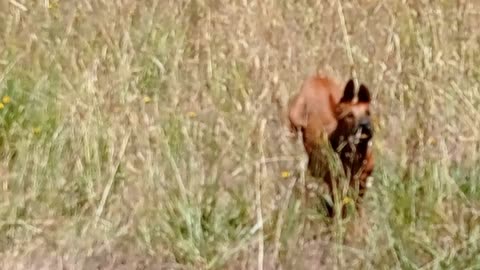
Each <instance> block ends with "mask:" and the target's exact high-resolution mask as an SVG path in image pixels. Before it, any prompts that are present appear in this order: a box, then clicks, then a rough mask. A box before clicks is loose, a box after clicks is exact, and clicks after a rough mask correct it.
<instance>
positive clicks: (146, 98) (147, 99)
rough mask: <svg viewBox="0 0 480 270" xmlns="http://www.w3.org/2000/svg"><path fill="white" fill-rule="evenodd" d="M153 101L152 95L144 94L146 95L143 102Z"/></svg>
mask: <svg viewBox="0 0 480 270" xmlns="http://www.w3.org/2000/svg"><path fill="white" fill-rule="evenodd" d="M151 101H152V98H151V97H149V96H144V97H143V102H145V103H150V102H151Z"/></svg>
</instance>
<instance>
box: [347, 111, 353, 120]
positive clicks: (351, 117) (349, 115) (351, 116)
mask: <svg viewBox="0 0 480 270" xmlns="http://www.w3.org/2000/svg"><path fill="white" fill-rule="evenodd" d="M354 118H355V115H353V113H352V112H349V113H347V115H345V119H346V120H349V121H350V120H353V119H354Z"/></svg>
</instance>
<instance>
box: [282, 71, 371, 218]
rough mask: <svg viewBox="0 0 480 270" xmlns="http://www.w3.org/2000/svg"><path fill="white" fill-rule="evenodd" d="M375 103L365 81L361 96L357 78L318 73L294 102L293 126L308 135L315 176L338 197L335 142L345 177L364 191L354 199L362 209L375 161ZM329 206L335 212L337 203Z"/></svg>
mask: <svg viewBox="0 0 480 270" xmlns="http://www.w3.org/2000/svg"><path fill="white" fill-rule="evenodd" d="M370 103H371V95H370V91H369V89H368V88H367V87H366V86H365V85H364V84H361V85H360V87H359V89H358V93H357V95H356V97H355V83H354V81H353V79H349V80H348V81H347V82H346V83H345V84H342V83H340V82H338V81H337V80H336V79H334V78H332V77H329V76H322V75H318V74H317V75H313V76H310V77H308V78H307V79H306V80H305V81H304V82H303V84H302V86H301V88H300V91H299V93H297V94H296V95H295V96H294V97H293V98H292V99H291V102H290V104H289V106H288V118H289V122H290V131H291V132H293V133H294V134H297V133H298V132H301V134H302V139H303V145H304V148H305V151H306V153H307V156H308V166H307V169H308V171H309V172H310V174H311V175H312V176H313V177H315V178H323V179H324V181H325V182H326V184H327V186H328V188H329V189H328V190H329V193H330V195H331V196H332V197H331V198H332V200H333V198H334V197H333V196H334V194H333V192H334V190H335V189H334V188H335V187H337V186H339V180H340V177H339V176H338V175H337V174H335V173H334V172H333V170H332V166H331V164H329V163H330V162H331V159H330V158H329V156H328V151H327V148H328V147H331V148H330V149H332V150H333V153H334V155H335V154H336V155H337V157H338V158H339V159H337V160H339V161H341V166H339V167H340V171H343V173H344V179H347V181H348V184H349V186H350V187H352V188H355V190H357V191H358V195H357V196H356V198H355V199H353V200H352V201H353V202H354V204H355V207H356V209H357V210H359V205H360V202H361V200H362V199H363V197H364V195H365V192H366V189H367V186H368V184H369V183H368V181H369V178H370V176H371V175H372V173H373V169H374V163H375V162H374V157H373V152H372V142H373V127H372V119H371V115H370V113H371V112H370ZM294 136H295V135H294ZM325 143H327V144H325ZM330 153H332V152H330ZM342 169H343V170H342ZM347 198H348V197H347ZM327 210H328V214H329V216H330V217H333V216H334V211H333V208H332V207H331V206H328V205H327ZM342 213H343V209H342ZM342 215H343V216H344V214H342Z"/></svg>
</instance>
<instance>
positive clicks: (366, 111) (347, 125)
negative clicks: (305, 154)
mask: <svg viewBox="0 0 480 270" xmlns="http://www.w3.org/2000/svg"><path fill="white" fill-rule="evenodd" d="M370 101H371V97H370V91H369V90H368V88H367V87H366V86H365V85H363V84H361V85H360V87H359V90H358V94H357V99H356V100H355V84H354V82H353V80H352V79H350V80H349V81H348V82H347V84H346V85H345V89H344V92H343V96H342V98H341V99H340V102H339V103H338V104H336V106H335V114H336V118H337V128H336V131H335V134H334V136H335V137H336V138H335V140H338V142H339V143H341V142H340V141H344V142H346V143H348V144H350V145H352V144H354V145H365V146H366V145H368V143H369V142H370V141H371V139H372V137H373V127H372V119H371V116H370Z"/></svg>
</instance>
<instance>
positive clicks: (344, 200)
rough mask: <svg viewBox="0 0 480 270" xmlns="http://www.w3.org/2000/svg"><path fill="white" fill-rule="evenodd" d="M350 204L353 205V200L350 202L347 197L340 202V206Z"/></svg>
mask: <svg viewBox="0 0 480 270" xmlns="http://www.w3.org/2000/svg"><path fill="white" fill-rule="evenodd" d="M351 203H353V200H352V198H350V197H348V196H347V197H345V198H343V200H342V204H343V205H345V204H351Z"/></svg>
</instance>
